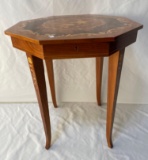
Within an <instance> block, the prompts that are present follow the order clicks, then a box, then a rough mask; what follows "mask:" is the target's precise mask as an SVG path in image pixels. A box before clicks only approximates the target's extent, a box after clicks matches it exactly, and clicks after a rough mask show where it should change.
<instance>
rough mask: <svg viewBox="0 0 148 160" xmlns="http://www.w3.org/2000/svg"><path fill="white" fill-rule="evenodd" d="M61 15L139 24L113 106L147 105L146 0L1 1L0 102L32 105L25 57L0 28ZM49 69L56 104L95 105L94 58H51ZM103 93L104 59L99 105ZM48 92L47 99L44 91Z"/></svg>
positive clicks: (31, 90)
mask: <svg viewBox="0 0 148 160" xmlns="http://www.w3.org/2000/svg"><path fill="white" fill-rule="evenodd" d="M65 14H69V15H70V14H106V15H119V16H125V17H128V18H131V19H132V20H135V21H138V22H139V23H142V24H143V25H144V29H142V30H140V31H139V34H138V38H137V42H136V43H134V44H132V45H131V46H129V47H127V48H126V54H125V60H124V64H123V72H122V77H121V83H120V89H119V96H118V102H120V103H143V104H144V103H148V1H147V0H104V1H102V0H91V1H90V0H83V1H82V0H23V1H22V0H7V1H4V0H0V102H33V101H36V96H35V92H34V88H33V84H32V79H31V75H30V71H29V68H28V64H27V60H26V56H25V54H24V53H23V52H22V51H19V50H17V49H14V48H13V47H12V45H11V41H10V38H9V37H8V36H6V35H4V30H6V29H7V28H8V27H10V26H12V25H14V24H15V23H17V22H19V21H22V20H27V19H33V18H39V17H44V16H52V15H65ZM54 68H55V70H54V71H55V81H56V91H57V99H58V102H61V101H73V102H76V101H80V102H88V101H89V102H95V101H96V93H95V87H96V84H95V78H96V77H95V59H94V58H92V59H71V60H56V61H54ZM48 88H49V86H48ZM106 91H107V58H106V59H105V64H104V75H103V85H102V98H103V102H106ZM48 93H49V101H51V97H50V91H49V89H48Z"/></svg>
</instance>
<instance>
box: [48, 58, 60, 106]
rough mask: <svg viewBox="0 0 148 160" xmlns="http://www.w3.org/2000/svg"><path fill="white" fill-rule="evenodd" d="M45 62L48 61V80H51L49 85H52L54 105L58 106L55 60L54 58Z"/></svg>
mask: <svg viewBox="0 0 148 160" xmlns="http://www.w3.org/2000/svg"><path fill="white" fill-rule="evenodd" d="M45 63H46V68H47V72H48V80H49V85H50V91H51V97H52V102H53V105H54V107H55V108H57V107H58V106H57V102H56V95H55V84H54V71H53V60H52V59H48V60H45Z"/></svg>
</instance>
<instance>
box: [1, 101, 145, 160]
mask: <svg viewBox="0 0 148 160" xmlns="http://www.w3.org/2000/svg"><path fill="white" fill-rule="evenodd" d="M49 109H50V117H51V128H52V146H51V148H50V149H49V150H46V149H45V148H44V145H45V136H44V131H43V126H42V121H41V117H40V112H39V108H38V104H37V103H26V104H17V103H16V104H0V160H147V157H148V105H133V104H128V105H127V104H118V105H117V109H116V116H115V122H114V130H113V144H114V148H113V149H109V148H108V147H107V143H106V136H105V129H106V127H105V125H106V104H104V105H102V106H101V107H99V106H97V104H95V103H62V104H61V105H60V106H59V108H57V109H54V108H53V105H52V104H51V103H50V104H49Z"/></svg>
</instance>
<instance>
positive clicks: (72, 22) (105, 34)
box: [5, 14, 143, 44]
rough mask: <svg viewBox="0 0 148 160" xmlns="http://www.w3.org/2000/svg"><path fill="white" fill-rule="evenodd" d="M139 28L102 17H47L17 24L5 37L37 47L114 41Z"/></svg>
mask: <svg viewBox="0 0 148 160" xmlns="http://www.w3.org/2000/svg"><path fill="white" fill-rule="evenodd" d="M142 27H143V26H142V25H141V24H139V23H137V22H134V21H132V20H130V19H127V18H124V17H117V16H105V15H93V14H92V15H91V14H89V15H66V16H50V17H45V18H39V19H32V20H26V21H21V22H19V23H17V24H16V25H14V26H12V27H11V28H9V29H7V30H6V31H5V34H7V35H10V36H11V37H15V38H18V39H23V40H26V41H29V42H33V43H37V44H48V43H49V44H50V43H54V42H55V43H56V42H58V43H63V42H66V41H71V40H74V41H77V42H78V41H82V40H85V41H87V40H98V41H99V42H106V41H108V42H111V41H114V40H115V39H116V38H117V37H119V36H120V35H123V34H126V33H128V32H131V31H136V30H139V29H141V28H142Z"/></svg>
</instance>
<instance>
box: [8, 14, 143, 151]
mask: <svg viewBox="0 0 148 160" xmlns="http://www.w3.org/2000/svg"><path fill="white" fill-rule="evenodd" d="M142 27H143V26H142V25H141V24H139V23H137V22H134V21H131V20H129V19H127V18H123V17H116V16H103V15H69V16H51V17H46V18H40V19H33V20H27V21H22V22H19V23H17V24H16V25H14V26H12V27H11V28H9V29H8V30H6V31H5V34H7V35H9V36H11V40H12V44H13V47H15V48H18V49H20V50H22V51H25V52H26V55H27V59H28V63H29V67H30V71H31V74H32V79H33V83H34V87H35V90H36V95H37V98H38V103H39V107H40V112H41V116H42V121H43V125H44V130H45V135H46V146H45V147H46V149H48V148H49V147H50V145H51V129H50V117H49V110H48V101H47V93H46V82H45V77H44V66H43V60H45V63H46V67H47V72H48V78H49V84H50V89H51V95H52V101H53V104H54V107H57V103H56V96H55V87H54V74H53V62H52V60H53V59H64V58H88V57H96V84H97V102H98V105H101V81H102V68H103V57H109V62H108V98H107V123H106V137H107V143H108V146H109V147H113V144H112V128H113V121H114V115H115V108H116V101H117V95H118V88H119V82H120V75H121V70H122V64H123V59H124V51H125V47H126V46H128V45H130V44H132V43H134V42H135V41H136V38H137V33H138V30H139V29H141V28H142Z"/></svg>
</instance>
